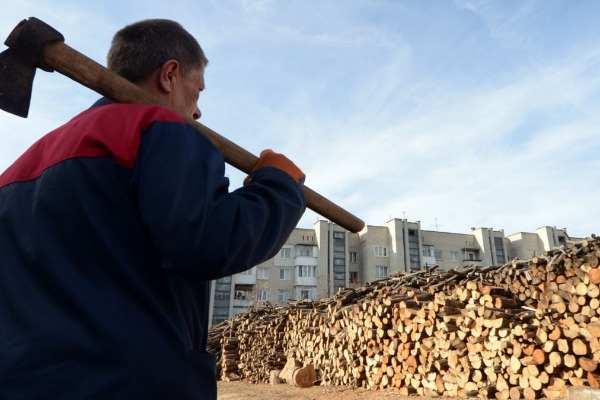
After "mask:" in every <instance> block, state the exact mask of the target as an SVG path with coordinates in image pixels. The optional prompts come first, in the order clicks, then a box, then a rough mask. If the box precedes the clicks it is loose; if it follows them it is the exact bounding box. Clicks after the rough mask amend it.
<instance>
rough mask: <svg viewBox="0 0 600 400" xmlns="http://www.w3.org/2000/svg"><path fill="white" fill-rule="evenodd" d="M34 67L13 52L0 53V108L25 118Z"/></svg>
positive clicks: (10, 50)
mask: <svg viewBox="0 0 600 400" xmlns="http://www.w3.org/2000/svg"><path fill="white" fill-rule="evenodd" d="M35 69H36V67H35V66H32V65H31V64H30V63H28V62H24V61H23V60H22V58H21V57H19V56H18V55H17V54H15V51H13V50H12V49H8V50H5V51H3V52H2V53H0V108H1V109H3V110H4V111H7V112H9V113H11V114H15V115H18V116H19V117H23V118H27V114H28V113H29V103H30V101H31V88H32V87H33V78H34V77H35Z"/></svg>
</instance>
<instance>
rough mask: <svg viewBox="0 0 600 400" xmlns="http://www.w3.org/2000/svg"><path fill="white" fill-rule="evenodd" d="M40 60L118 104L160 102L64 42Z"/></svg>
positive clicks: (238, 152) (326, 204) (331, 209)
mask: <svg viewBox="0 0 600 400" xmlns="http://www.w3.org/2000/svg"><path fill="white" fill-rule="evenodd" d="M43 62H44V64H45V65H47V66H49V67H52V68H54V69H55V70H56V71H58V72H60V73H62V74H64V75H66V76H68V77H69V78H71V79H73V80H74V81H77V82H79V83H81V84H82V85H84V86H87V87H88V88H90V89H92V90H94V91H96V92H98V93H100V94H101V95H103V96H105V97H108V98H109V99H113V100H115V101H118V102H120V103H145V104H160V103H159V102H158V101H156V100H155V99H153V98H152V97H151V96H150V95H149V94H148V93H147V92H146V91H144V90H143V89H141V88H140V87H138V86H136V85H134V84H133V83H131V82H129V81H128V80H127V79H125V78H123V77H121V76H119V75H117V74H115V73H114V72H112V71H109V70H107V69H106V68H104V67H103V66H102V65H100V64H98V63H97V62H95V61H94V60H92V59H90V58H89V57H86V56H85V55H83V54H81V53H79V52H78V51H77V50H75V49H73V48H71V47H69V46H67V45H66V44H64V43H63V42H55V43H52V44H49V45H47V46H46V47H45V49H44V54H43ZM187 122H188V123H189V124H190V125H192V126H193V127H194V128H195V129H196V130H197V131H198V132H200V133H201V134H203V135H204V136H206V137H207V138H209V139H210V140H211V141H212V142H213V143H214V144H215V145H216V146H217V147H218V148H219V149H220V150H221V151H222V152H223V155H224V157H225V161H227V162H228V163H229V164H231V165H233V166H234V167H236V168H238V169H240V170H242V171H243V172H245V173H250V171H252V167H254V165H255V164H256V161H257V160H258V158H257V157H256V156H255V155H253V154H252V153H250V152H249V151H246V150H245V149H243V148H242V147H240V146H238V145H237V144H235V143H233V142H232V141H230V140H228V139H226V138H225V137H223V136H221V135H219V134H218V133H217V132H215V131H213V130H212V129H210V128H208V127H206V126H204V125H203V124H201V123H199V122H197V121H194V120H192V119H191V118H189V119H188V121H187ZM302 189H303V191H304V196H305V197H306V202H307V205H308V207H309V208H310V209H312V210H314V211H315V212H317V213H319V214H320V215H322V216H324V217H325V218H328V219H329V220H331V221H333V222H335V223H336V224H338V225H340V226H342V227H344V228H346V229H348V230H349V231H350V232H355V233H356V232H358V231H360V230H361V229H362V228H363V227H364V225H365V224H364V222H363V221H362V220H361V219H360V218H358V217H356V216H355V215H353V214H351V213H350V212H348V211H346V210H344V209H343V208H341V207H340V206H338V205H337V204H335V203H333V202H332V201H330V200H328V199H327V198H325V197H323V196H321V195H320V194H318V193H317V192H315V191H314V190H312V189H310V188H308V187H307V186H303V188H302Z"/></svg>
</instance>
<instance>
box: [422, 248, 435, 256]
mask: <svg viewBox="0 0 600 400" xmlns="http://www.w3.org/2000/svg"><path fill="white" fill-rule="evenodd" d="M422 253H423V257H433V255H434V247H433V246H423V250H422Z"/></svg>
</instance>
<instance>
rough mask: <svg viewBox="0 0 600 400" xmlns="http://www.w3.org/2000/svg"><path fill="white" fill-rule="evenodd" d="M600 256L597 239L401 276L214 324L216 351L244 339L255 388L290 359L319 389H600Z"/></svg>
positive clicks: (243, 369) (489, 393) (543, 393)
mask: <svg viewBox="0 0 600 400" xmlns="http://www.w3.org/2000/svg"><path fill="white" fill-rule="evenodd" d="M599 258H600V240H598V239H596V238H595V237H594V238H592V239H589V240H586V241H583V242H579V243H576V244H574V245H570V246H569V247H567V248H561V249H558V250H553V251H551V252H548V253H547V254H546V256H544V257H534V258H533V259H531V260H528V261H523V260H516V261H513V262H511V263H509V264H506V265H503V266H492V267H485V268H481V267H476V266H470V267H466V268H460V269H456V270H451V271H448V272H439V271H436V270H435V269H431V270H427V271H419V272H416V273H409V274H397V275H395V276H392V277H391V278H389V279H385V280H381V281H377V282H373V283H371V284H368V285H367V286H365V287H362V288H358V289H345V290H344V291H340V292H339V293H338V294H336V295H335V296H334V297H332V298H328V299H323V300H318V301H314V302H306V301H303V302H290V304H289V305H288V306H287V307H281V306H280V307H276V306H272V305H269V304H267V305H263V306H261V307H256V308H255V309H253V310H252V311H250V312H249V313H247V314H242V315H237V316H235V317H234V319H233V322H232V321H227V322H226V323H228V324H230V326H232V327H233V330H230V332H228V331H227V330H226V329H223V327H222V326H221V325H219V326H217V327H215V328H213V329H214V330H212V331H211V335H210V338H209V342H210V343H209V348H211V349H213V351H215V350H214V349H216V353H217V354H225V353H223V352H222V351H219V349H220V346H223V344H224V343H225V342H224V341H223V340H222V337H223V336H224V335H226V334H229V335H231V336H235V337H237V339H238V341H239V348H238V349H239V353H238V355H237V360H238V368H239V373H240V375H241V377H242V379H245V380H248V381H250V382H267V381H268V379H269V371H270V370H272V369H281V368H282V367H283V366H284V364H285V361H286V358H287V357H293V358H294V359H295V360H298V361H299V362H300V363H302V364H304V365H307V364H313V365H314V367H315V369H316V370H317V374H318V376H317V379H318V383H320V384H322V385H351V386H356V387H366V388H371V389H380V388H391V387H394V388H398V389H399V391H400V393H401V394H404V395H409V394H418V395H429V396H433V395H444V396H459V397H461V398H464V397H469V396H473V397H480V398H496V399H528V400H529V399H536V398H543V397H547V398H560V397H563V396H565V391H566V387H567V386H591V387H594V388H598V387H600V371H599V370H598V368H597V367H598V361H600V307H598V306H599V305H600V288H599V286H598V285H599V284H600V268H599ZM214 332H217V333H218V334H214ZM217 342H218V343H217ZM215 343H216V344H215ZM230 349H231V347H230ZM227 356H228V357H230V358H229V359H228V360H231V356H232V354H229V353H228V355H227ZM221 358H222V357H221ZM230 364H231V361H227V363H226V365H230ZM224 371H225V369H224V368H223V369H222V372H224ZM223 376H224V375H223Z"/></svg>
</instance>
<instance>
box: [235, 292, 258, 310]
mask: <svg viewBox="0 0 600 400" xmlns="http://www.w3.org/2000/svg"><path fill="white" fill-rule="evenodd" d="M255 301H256V292H255V291H253V290H247V289H246V290H244V289H242V288H239V287H238V288H236V290H235V291H234V295H233V300H232V301H231V304H232V305H233V307H238V308H239V307H250V306H251V305H252V304H254V303H255Z"/></svg>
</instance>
